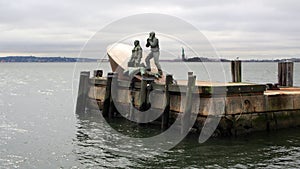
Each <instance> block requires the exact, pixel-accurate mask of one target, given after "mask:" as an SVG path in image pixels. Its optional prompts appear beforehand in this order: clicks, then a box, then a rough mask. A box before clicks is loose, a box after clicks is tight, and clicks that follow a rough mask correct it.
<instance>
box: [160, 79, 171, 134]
mask: <svg viewBox="0 0 300 169" xmlns="http://www.w3.org/2000/svg"><path fill="white" fill-rule="evenodd" d="M172 82H173V75H170V74H168V75H167V76H166V84H165V102H166V105H165V109H164V112H163V114H162V118H161V129H162V130H166V129H167V128H168V127H169V112H170V92H169V85H170V84H172Z"/></svg>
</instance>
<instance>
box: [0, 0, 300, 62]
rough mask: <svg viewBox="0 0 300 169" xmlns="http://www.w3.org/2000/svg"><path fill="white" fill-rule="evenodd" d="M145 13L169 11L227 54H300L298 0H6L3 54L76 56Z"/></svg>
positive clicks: (0, 24)
mask: <svg viewBox="0 0 300 169" xmlns="http://www.w3.org/2000/svg"><path fill="white" fill-rule="evenodd" d="M144 12H150V13H164V14H169V15H173V16H176V17H179V18H181V19H183V20H185V21H187V22H189V23H191V24H193V25H194V26H195V27H196V28H198V29H199V30H200V31H201V32H203V33H204V35H205V36H206V37H207V38H208V39H209V40H210V41H211V42H212V44H213V45H214V46H215V47H216V48H217V50H218V52H219V53H220V54H221V55H222V57H227V58H235V57H236V55H239V56H240V57H241V58H243V57H245V58H249V57H254V58H256V57H273V58H276V57H298V56H299V55H300V50H299V48H300V45H299V44H300V22H299V20H300V2H299V1H296V0H285V1H283V0H272V1H271V0H264V1H261V0H252V1H238V0H229V1H225V0H223V1H222V0H221V1H219V0H218V1H217V0H212V1H196V0H188V1H182V0H172V1H171V0H167V1H154V2H153V1H151V2H148V1H140V0H139V1H137V0H131V1H129V0H124V1H119V2H116V1H98V0H92V1H82V0H65V1H56V0H52V1H38V0H24V1H10V0H1V1H0V55H1V56H5V55H11V54H23V55H29V54H32V55H50V56H51V55H53V56H58V55H59V56H62V55H66V56H76V53H77V52H78V51H79V50H80V49H81V47H82V46H83V45H84V44H85V42H87V41H88V39H89V38H90V37H91V36H92V35H94V34H95V33H96V32H97V31H98V30H100V29H101V28H103V27H105V26H106V25H109V24H110V23H111V22H112V21H116V20H118V19H120V18H122V17H124V16H130V15H134V14H139V13H144ZM152 22H155V21H150V20H147V19H146V18H145V21H144V22H142V23H140V24H141V27H143V26H144V27H147V25H149V24H151V23H152ZM161 24H168V23H161ZM170 25H171V24H170ZM127 26H128V25H127ZM116 29H120V28H116ZM131 29H135V28H131ZM170 29H172V30H173V29H180V27H176V28H174V27H170ZM124 30H125V29H124ZM172 32H174V31H172ZM187 34H188V33H187ZM191 37H192V36H191ZM191 41H192V40H191ZM170 46H171V45H170ZM174 47H176V45H175V46H174ZM99 48H101V50H105V48H106V46H99ZM99 50H100V49H99ZM168 50H169V49H168ZM170 50H171V49H170ZM173 50H175V49H173Z"/></svg>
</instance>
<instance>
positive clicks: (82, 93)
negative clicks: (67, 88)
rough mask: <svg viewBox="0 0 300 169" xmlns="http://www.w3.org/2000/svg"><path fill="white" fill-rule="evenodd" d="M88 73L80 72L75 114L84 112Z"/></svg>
mask: <svg viewBox="0 0 300 169" xmlns="http://www.w3.org/2000/svg"><path fill="white" fill-rule="evenodd" d="M89 78H90V72H80V79H79V87H78V96H77V104H76V113H77V114H82V113H84V112H85V108H86V103H87V101H86V100H87V97H88V90H89Z"/></svg>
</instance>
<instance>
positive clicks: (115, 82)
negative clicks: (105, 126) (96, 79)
mask: <svg viewBox="0 0 300 169" xmlns="http://www.w3.org/2000/svg"><path fill="white" fill-rule="evenodd" d="M117 90H118V73H115V72H114V73H113V74H112V80H111V89H110V92H111V94H110V99H109V100H110V102H109V111H108V118H109V119H112V118H114V117H115V113H116V112H117V109H116V106H115V102H114V101H116V99H117V97H118V95H117V93H118V91H117Z"/></svg>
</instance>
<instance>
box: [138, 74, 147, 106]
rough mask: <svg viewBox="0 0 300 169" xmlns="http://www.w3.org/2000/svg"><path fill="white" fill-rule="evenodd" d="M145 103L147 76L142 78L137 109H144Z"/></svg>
mask: <svg viewBox="0 0 300 169" xmlns="http://www.w3.org/2000/svg"><path fill="white" fill-rule="evenodd" d="M146 104H147V78H144V77H143V78H142V81H141V89H140V97H139V110H141V111H144V110H145V109H146V107H147V106H146Z"/></svg>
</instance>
